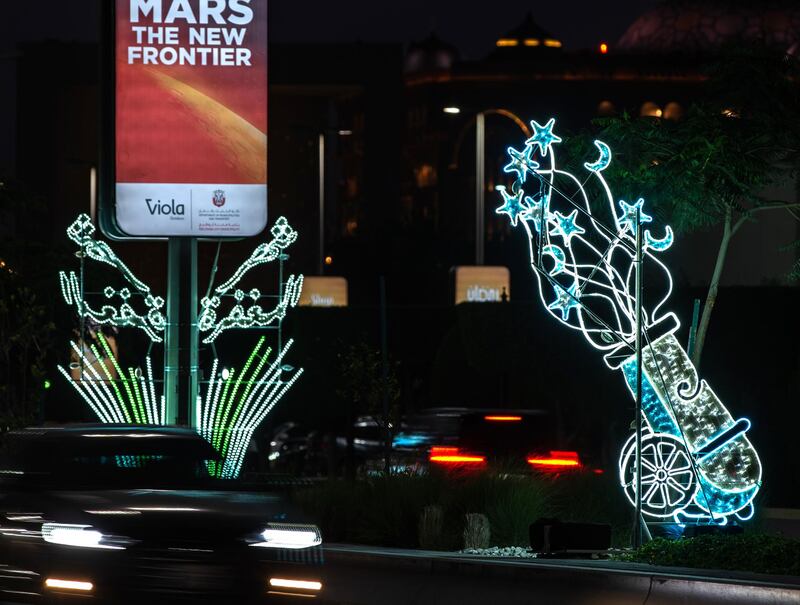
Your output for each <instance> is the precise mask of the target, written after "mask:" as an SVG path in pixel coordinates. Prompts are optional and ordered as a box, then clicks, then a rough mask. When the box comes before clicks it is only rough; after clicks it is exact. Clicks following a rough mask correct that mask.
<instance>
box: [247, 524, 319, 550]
mask: <svg viewBox="0 0 800 605" xmlns="http://www.w3.org/2000/svg"><path fill="white" fill-rule="evenodd" d="M320 544H322V534H320V532H319V528H318V527H317V526H316V525H302V524H296V523H268V524H267V529H265V530H264V531H263V532H261V541H259V542H254V543H252V544H251V546H258V547H261V548H310V547H311V546H319V545H320Z"/></svg>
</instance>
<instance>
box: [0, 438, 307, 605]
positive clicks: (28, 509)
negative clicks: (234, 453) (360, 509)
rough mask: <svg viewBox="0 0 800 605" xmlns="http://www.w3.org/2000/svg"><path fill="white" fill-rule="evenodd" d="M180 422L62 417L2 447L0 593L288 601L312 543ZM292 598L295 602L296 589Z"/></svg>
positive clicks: (303, 585)
mask: <svg viewBox="0 0 800 605" xmlns="http://www.w3.org/2000/svg"><path fill="white" fill-rule="evenodd" d="M219 461H220V458H219V455H218V454H217V452H216V450H214V448H212V447H211V445H210V444H208V443H207V442H206V441H205V440H204V439H202V438H201V437H200V436H199V435H198V434H197V433H195V432H194V431H192V430H190V429H185V428H179V427H162V426H128V425H72V426H67V427H61V428H55V427H48V428H34V429H25V430H20V431H15V432H11V433H8V434H6V435H5V436H4V444H3V448H2V451H0V601H23V602H37V603H38V602H59V603H60V602H65V601H66V602H69V601H72V600H81V601H85V600H86V598H87V597H92V601H94V602H97V601H101V602H104V603H115V604H116V603H137V604H141V603H148V604H149V603H153V602H168V603H180V602H191V603H197V602H205V601H206V600H208V601H214V602H217V603H248V602H258V603H261V602H266V603H272V602H295V601H297V600H298V599H296V598H293V596H296V595H302V596H305V597H309V596H319V595H321V591H322V574H321V560H322V557H321V546H320V545H321V542H322V538H321V535H320V532H319V530H318V529H317V527H316V526H314V525H311V524H307V523H302V522H300V521H301V520H300V519H299V518H298V517H296V516H295V515H294V514H293V513H292V511H291V510H290V509H289V508H288V505H287V503H286V501H285V500H284V498H283V497H282V496H281V495H279V494H278V493H276V492H266V493H259V492H248V491H243V490H242V486H241V485H239V484H238V483H237V482H236V481H226V480H219V479H214V478H213V477H212V474H213V473H212V472H211V469H213V468H214V465H215V464H218V463H219ZM299 600H303V599H302V598H301V599H299Z"/></svg>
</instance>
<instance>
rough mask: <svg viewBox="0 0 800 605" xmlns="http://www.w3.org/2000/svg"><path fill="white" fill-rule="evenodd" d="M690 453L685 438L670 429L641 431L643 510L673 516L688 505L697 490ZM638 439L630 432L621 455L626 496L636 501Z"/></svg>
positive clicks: (643, 511) (661, 515)
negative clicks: (685, 445) (666, 430)
mask: <svg viewBox="0 0 800 605" xmlns="http://www.w3.org/2000/svg"><path fill="white" fill-rule="evenodd" d="M689 456H690V454H689V453H688V452H687V451H686V448H685V447H684V445H683V442H682V441H681V440H680V439H679V438H677V437H675V436H674V435H669V434H667V433H645V434H644V435H642V513H644V514H645V515H648V516H651V517H659V518H666V517H672V516H673V515H674V513H675V511H676V510H681V509H683V508H685V507H686V506H688V505H689V504H690V503H691V502H692V499H693V498H694V495H695V492H696V491H697V480H696V479H695V476H694V472H692V463H691V459H690V458H689ZM635 465H636V443H635V436H634V435H631V437H630V438H629V439H628V441H627V442H626V443H625V446H624V447H623V448H622V455H621V456H620V464H619V469H620V482H621V483H622V487H623V488H624V490H625V496H626V497H627V498H628V500H629V501H630V503H631V504H634V505H635V504H636V487H635V486H636V469H635Z"/></svg>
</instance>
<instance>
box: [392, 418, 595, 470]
mask: <svg viewBox="0 0 800 605" xmlns="http://www.w3.org/2000/svg"><path fill="white" fill-rule="evenodd" d="M392 450H393V454H392V458H393V466H395V468H396V469H397V470H407V471H409V472H419V471H424V470H427V469H430V468H435V467H439V468H457V469H460V470H466V469H476V470H477V469H483V468H490V467H491V468H496V469H499V470H503V471H520V470H526V471H533V472H542V473H565V472H574V471H579V470H586V469H587V468H589V465H588V464H587V460H586V456H581V455H580V454H579V453H578V452H577V451H575V450H571V449H568V448H565V447H564V444H562V443H559V440H558V436H557V430H556V426H555V422H554V420H553V418H552V417H551V416H550V415H549V414H548V413H547V412H546V411H543V410H508V409H468V408H431V409H428V410H425V411H423V412H420V413H418V414H413V415H410V416H407V417H406V418H405V419H404V421H403V423H402V426H401V430H400V432H399V433H397V435H395V437H394V440H393V444H392ZM593 470H594V469H593Z"/></svg>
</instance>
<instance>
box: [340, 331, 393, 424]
mask: <svg viewBox="0 0 800 605" xmlns="http://www.w3.org/2000/svg"><path fill="white" fill-rule="evenodd" d="M338 358H339V372H340V381H339V388H338V389H337V394H338V395H339V397H341V398H342V399H343V400H344V401H347V402H349V403H351V404H352V410H353V412H354V413H356V414H371V415H374V416H376V418H382V417H383V393H384V388H386V391H387V393H388V399H389V410H390V418H393V417H394V416H396V415H397V402H398V400H399V398H400V386H399V383H398V380H397V373H396V364H395V363H393V362H392V361H389V368H388V370H389V371H388V376H387V380H386V386H385V387H384V380H383V360H382V358H381V352H380V350H379V349H376V348H374V347H371V346H370V345H368V344H367V343H366V342H359V343H356V344H352V345H350V346H348V347H347V348H345V349H344V350H343V351H342V352H341V353H339V355H338Z"/></svg>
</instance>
